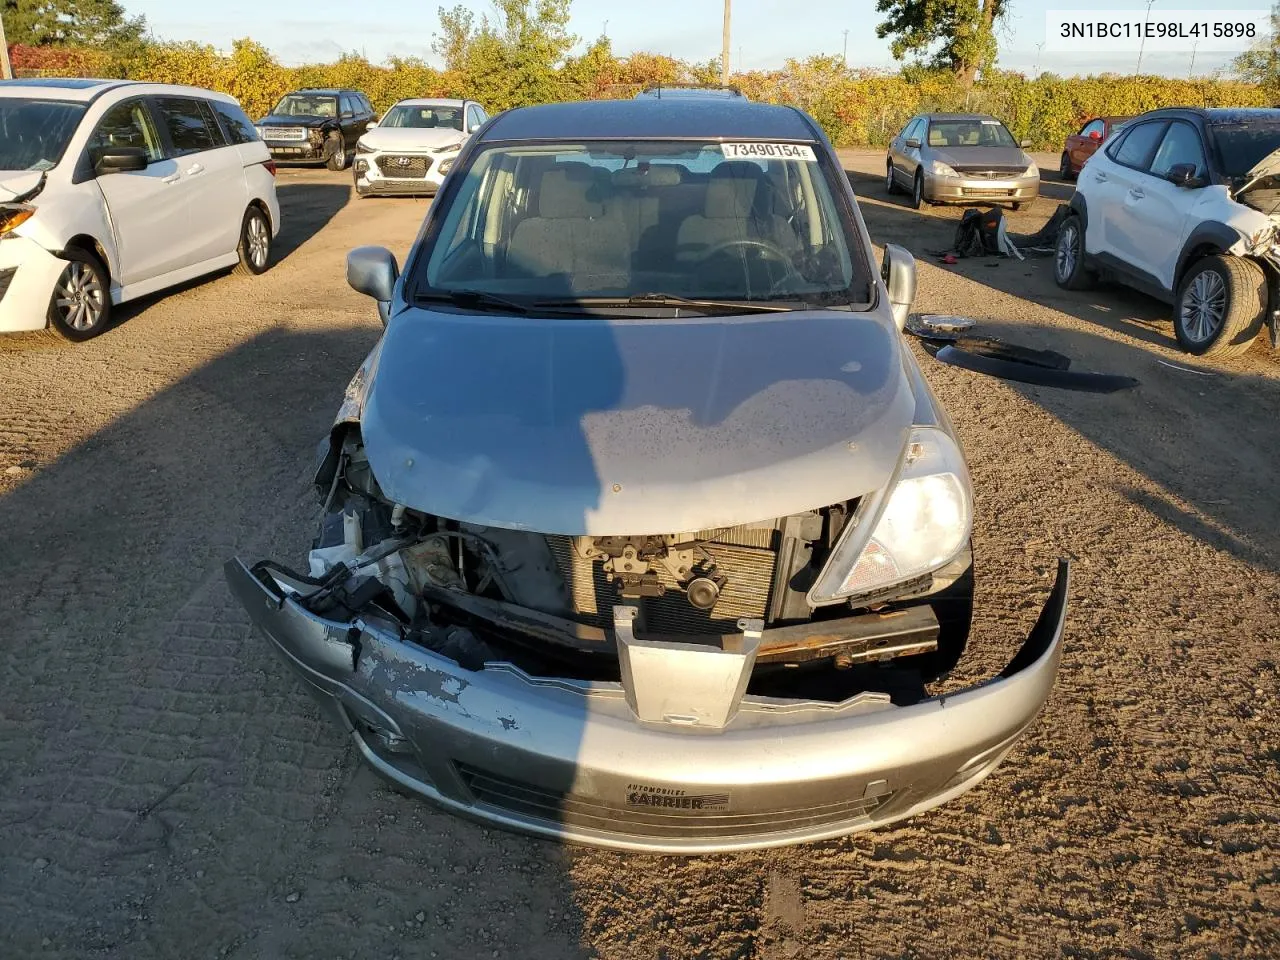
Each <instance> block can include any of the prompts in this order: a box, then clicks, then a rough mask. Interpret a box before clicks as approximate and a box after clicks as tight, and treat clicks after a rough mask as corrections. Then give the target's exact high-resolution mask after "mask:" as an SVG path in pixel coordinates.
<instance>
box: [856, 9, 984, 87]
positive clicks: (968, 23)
mask: <svg viewBox="0 0 1280 960" xmlns="http://www.w3.org/2000/svg"><path fill="white" fill-rule="evenodd" d="M1007 6H1008V3H1007V2H1006V0H876V10H877V11H878V12H880V13H883V14H885V19H884V21H883V22H881V23H880V24H879V25H878V26H877V27H876V36H877V37H880V38H882V39H883V38H884V37H890V36H891V37H893V44H892V47H891V49H892V50H893V55H894V57H895V58H896V59H898V60H902V59H903V58H904V57H906V56H907V55H908V54H914V55H915V56H916V57H917V58H918V59H920V60H924V61H926V62H928V63H929V64H931V65H933V66H939V67H945V68H947V69H949V70H951V71H952V72H953V73H954V74H955V75H956V78H957V79H959V80H960V81H961V82H962V83H964V84H965V85H966V86H968V85H971V84H972V83H973V81H974V78H975V77H977V75H978V71H979V70H981V69H983V68H985V67H989V66H991V65H992V64H993V63H995V59H996V35H995V24H996V21H997V20H999V19H1000V18H1001V17H1002V16H1004V14H1005V11H1006V8H1007Z"/></svg>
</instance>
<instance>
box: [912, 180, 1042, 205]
mask: <svg viewBox="0 0 1280 960" xmlns="http://www.w3.org/2000/svg"><path fill="white" fill-rule="evenodd" d="M924 196H925V199H927V200H932V201H933V202H935V203H1026V202H1029V201H1031V200H1035V199H1036V198H1037V197H1038V196H1040V178H1039V177H1038V176H1037V177H1010V178H1009V179H1007V180H989V179H986V178H979V177H966V176H965V175H964V174H961V175H960V176H959V177H939V176H935V175H933V174H930V173H927V174H925V178H924Z"/></svg>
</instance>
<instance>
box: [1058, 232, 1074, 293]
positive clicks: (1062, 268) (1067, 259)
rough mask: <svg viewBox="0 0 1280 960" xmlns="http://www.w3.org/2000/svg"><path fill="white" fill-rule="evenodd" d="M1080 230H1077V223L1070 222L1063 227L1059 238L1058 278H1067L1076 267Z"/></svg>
mask: <svg viewBox="0 0 1280 960" xmlns="http://www.w3.org/2000/svg"><path fill="white" fill-rule="evenodd" d="M1078 236H1079V231H1077V230H1076V228H1075V224H1068V225H1067V226H1065V227H1063V228H1062V235H1061V236H1060V237H1059V238H1058V255H1057V259H1056V266H1057V268H1058V279H1059V280H1067V279H1069V278H1070V276H1071V274H1072V273H1074V272H1075V269H1076V238H1077V237H1078Z"/></svg>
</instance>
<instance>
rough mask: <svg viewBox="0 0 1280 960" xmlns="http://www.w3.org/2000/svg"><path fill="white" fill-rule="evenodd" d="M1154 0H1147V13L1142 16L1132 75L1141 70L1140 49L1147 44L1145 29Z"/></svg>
mask: <svg viewBox="0 0 1280 960" xmlns="http://www.w3.org/2000/svg"><path fill="white" fill-rule="evenodd" d="M1155 2H1156V0H1147V15H1146V16H1145V17H1143V18H1142V27H1143V29H1142V40H1141V41H1140V42H1139V43H1138V65H1137V66H1136V67H1134V68H1133V75H1134V76H1135V77H1136V76H1137V75H1138V74H1139V73H1141V72H1142V51H1143V50H1144V49H1145V48H1146V46H1147V30H1146V26H1147V18H1148V17H1150V16H1151V5H1152V4H1153V3H1155Z"/></svg>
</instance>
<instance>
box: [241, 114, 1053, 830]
mask: <svg viewBox="0 0 1280 960" xmlns="http://www.w3.org/2000/svg"><path fill="white" fill-rule="evenodd" d="M914 270H915V268H914V263H913V262H912V260H911V258H910V255H909V254H907V253H906V251H905V250H902V249H901V248H897V247H894V246H892V245H890V247H889V248H888V249H887V251H886V255H885V260H884V265H883V270H882V271H878V270H877V269H876V266H875V263H874V260H873V258H872V252H871V244H870V240H869V238H868V236H867V232H866V228H865V226H864V225H863V222H862V219H861V216H860V214H859V213H858V210H857V205H856V201H855V199H854V195H853V192H852V190H851V189H850V187H849V184H848V181H847V179H846V178H845V176H844V174H843V172H842V170H841V168H840V165H839V163H838V161H837V159H836V157H835V155H834V152H833V151H832V149H831V147H830V145H829V144H828V142H827V141H826V139H825V138H824V137H823V135H822V134H821V132H820V131H819V130H818V128H817V126H816V125H815V124H814V123H813V122H812V121H811V120H810V119H809V118H808V117H807V116H805V115H804V114H802V113H800V112H798V111H795V110H791V109H787V108H781V107H772V106H765V105H760V104H753V103H749V102H745V101H744V102H742V103H732V104H730V103H722V102H705V101H696V100H689V101H687V102H682V103H673V102H667V101H656V100H654V101H647V100H637V101H626V102H613V103H578V104H563V105H555V106H547V107H536V108H529V109H524V110H516V111H511V112H509V113H506V114H503V115H501V116H500V117H498V118H496V119H494V120H492V121H490V122H489V124H488V125H487V126H486V127H485V128H484V129H483V130H482V131H480V133H478V134H477V135H476V136H475V137H474V138H473V139H472V141H471V142H470V143H469V144H468V145H467V146H466V147H465V148H464V150H463V152H462V153H461V155H460V156H459V158H458V160H457V161H456V163H455V166H454V168H453V170H452V171H451V173H450V175H449V177H448V178H447V180H446V181H445V183H444V185H443V187H442V189H441V192H440V196H439V198H438V199H437V201H436V203H435V204H434V205H433V207H432V208H431V210H430V212H429V214H428V216H427V220H426V223H425V224H424V227H423V230H422V233H421V234H420V236H419V239H418V241H417V243H416V244H415V245H414V248H413V250H412V251H411V253H410V255H409V258H408V261H407V263H406V268H405V270H404V272H403V274H400V273H399V271H398V268H397V265H396V263H395V261H394V259H393V258H392V256H391V254H390V253H388V252H387V251H385V250H381V249H377V248H362V249H360V250H356V251H353V252H352V254H351V255H350V257H349V259H348V278H349V280H350V281H351V283H352V285H353V286H354V287H355V288H356V289H358V290H360V291H361V292H364V293H367V294H369V295H371V296H372V297H373V298H374V299H375V300H376V301H377V302H378V308H379V312H380V313H381V315H382V317H383V320H384V322H385V324H386V331H385V333H384V335H383V337H382V339H381V341H380V342H379V343H378V345H377V347H376V348H375V349H374V350H373V352H372V354H371V355H370V356H369V358H368V359H367V360H366V361H365V363H364V365H363V366H362V367H361V369H360V370H359V372H358V373H357V374H356V377H355V379H354V380H353V381H352V383H351V385H350V387H349V388H348V391H347V395H346V397H345V400H344V402H343V404H342V408H341V410H340V412H339V415H338V417H337V420H336V422H335V424H334V426H333V429H332V432H331V434H330V435H329V437H328V438H326V439H325V441H324V442H323V444H322V448H321V455H320V466H319V470H318V473H317V476H316V488H317V495H318V498H319V500H320V502H321V503H322V505H323V507H322V515H321V520H320V529H319V533H318V536H317V538H316V540H315V543H314V548H313V549H312V550H311V553H310V556H309V564H308V566H309V569H307V570H306V571H305V572H295V571H293V570H290V569H288V568H286V567H285V566H282V565H280V564H277V563H275V562H272V561H261V562H258V563H255V564H253V565H247V564H245V563H243V562H241V561H239V560H232V561H230V562H229V563H228V564H227V577H228V580H229V582H230V584H231V587H232V589H233V591H234V593H235V594H236V596H237V597H238V598H239V599H240V601H241V602H243V604H244V605H245V607H246V609H247V610H248V611H249V613H250V615H251V616H252V618H253V620H254V622H255V623H256V624H257V626H258V627H259V628H260V629H261V631H262V632H263V633H264V634H265V635H266V636H267V637H268V638H269V639H270V640H271V642H272V644H273V646H274V647H275V648H276V649H277V650H278V651H279V652H280V653H281V654H282V655H283V657H284V659H285V661H286V662H287V663H288V664H290V665H291V666H292V667H293V668H294V669H295V670H296V671H297V672H298V673H299V675H300V676H301V677H302V678H303V680H304V681H305V682H306V684H307V686H308V688H309V689H310V690H311V691H312V692H313V693H314V694H315V695H316V696H317V697H318V698H319V700H320V702H321V703H323V704H324V705H325V706H326V707H327V708H328V709H329V710H330V711H331V712H332V713H333V715H334V716H335V718H336V719H337V720H338V721H339V722H340V723H341V724H342V726H343V728H344V729H345V730H347V731H348V732H349V734H350V736H351V737H352V740H353V742H354V744H355V745H356V747H357V748H358V750H359V751H360V753H361V755H362V756H363V757H364V758H365V760H366V761H367V762H368V763H369V764H370V765H371V766H372V767H373V768H374V769H375V770H377V771H378V772H379V773H381V774H382V775H384V776H385V777H387V778H389V779H390V780H392V781H394V782H396V783H398V784H399V785H401V786H402V787H404V788H407V789H408V790H410V791H414V792H416V793H419V794H421V795H423V796H426V797H428V798H430V799H431V800H433V801H435V802H436V803H438V804H440V805H442V806H443V807H445V808H446V809H449V810H452V811H455V812H457V813H460V814H465V815H468V816H471V817H474V818H477V819H480V820H482V821H485V822H487V823H490V824H496V825H500V826H506V827H511V828H515V829H519V830H523V831H527V832H530V833H534V834H539V835H543V836H548V837H554V838H558V839H561V840H567V841H574V842H581V843H592V844H600V845H604V846H611V847H617V848H624V849H633V850H647V851H666V852H687V853H692V852H705V851H717V850H732V849H742V848H748V847H761V846H771V845H779V844H787V843H793V842H797V841H803V840H812V839H817V838H822V837H832V836H838V835H841V834H845V833H849V832H852V831H856V830H863V829H867V828H871V827H875V826H878V825H881V824H885V823H889V822H891V821H894V820H899V819H901V818H903V817H907V816H911V815H913V814H916V813H919V812H921V811H923V810H927V809H929V808H931V807H934V806H937V805H938V804H940V803H944V802H946V801H947V800H949V799H950V798H952V797H955V796H957V795H959V794H961V793H963V792H964V791H966V790H968V789H970V788H972V787H973V786H974V785H975V784H976V783H978V782H979V781H980V780H982V779H983V778H984V777H985V776H987V774H989V773H990V772H991V771H992V770H993V769H994V768H995V767H996V765H997V764H999V763H1000V761H1001V760H1002V759H1003V758H1004V756H1005V755H1006V754H1007V753H1008V751H1009V750H1010V748H1011V747H1012V745H1013V744H1014V742H1015V741H1016V740H1017V739H1018V737H1019V735H1020V734H1021V733H1022V732H1023V731H1024V730H1025V729H1026V728H1027V726H1028V725H1029V724H1030V723H1031V722H1032V721H1033V720H1034V718H1035V717H1036V715H1037V713H1038V712H1039V710H1040V708H1041V707H1042V706H1043V704H1044V702H1045V700H1046V699H1047V697H1048V696H1049V693H1050V690H1051V688H1052V685H1053V681H1054V676H1055V674H1056V671H1057V667H1058V662H1059V658H1060V656H1061V649H1062V631H1063V621H1064V617H1065V608H1066V594H1067V570H1066V566H1065V564H1061V565H1060V566H1059V570H1058V576H1057V582H1056V584H1055V585H1054V586H1053V588H1052V590H1051V592H1050V594H1049V597H1048V601H1047V604H1046V606H1045V608H1044V610H1043V612H1042V613H1041V615H1040V618H1039V621H1038V623H1037V624H1036V625H1035V627H1034V629H1033V631H1032V633H1031V635H1030V637H1029V638H1028V639H1027V641H1026V642H1025V644H1024V645H1023V647H1022V648H1021V650H1019V651H1018V653H1017V654H1016V655H1015V656H1014V658H1013V660H1012V661H1011V662H1010V663H1009V665H1008V667H1007V668H1006V669H1005V670H1004V671H1003V672H1002V673H1001V674H1000V675H999V676H997V677H994V678H992V679H990V680H988V681H986V682H984V683H981V684H979V685H977V686H975V687H972V688H970V689H967V690H963V691H960V692H958V693H954V694H948V695H946V696H934V695H931V693H930V684H932V683H934V682H935V681H937V680H938V679H939V678H940V677H941V676H943V675H944V674H945V673H946V672H947V671H949V670H950V669H951V668H952V667H954V666H955V664H956V663H957V662H958V660H959V658H960V657H961V655H962V653H963V651H964V649H965V646H966V644H967V642H968V635H969V626H970V620H971V613H972V603H973V567H972V555H971V549H970V534H971V528H972V512H973V497H972V491H971V489H970V483H969V476H968V471H967V469H966V466H965V462H964V458H963V455H962V453H961V450H960V447H959V445H958V443H957V441H956V439H955V435H954V432H953V430H952V427H951V424H950V422H949V421H948V419H947V417H946V415H945V414H944V412H943V411H942V410H941V409H940V407H939V405H938V404H937V401H936V400H935V399H934V397H933V396H932V394H931V393H930V391H929V388H928V387H927V385H926V384H925V381H924V379H923V377H922V376H921V374H920V371H919V369H918V368H917V366H916V363H915V361H914V359H913V357H912V354H911V352H910V351H909V350H908V349H907V348H906V347H905V345H904V343H903V340H902V337H901V334H900V329H901V324H902V322H903V320H904V319H905V316H906V311H907V309H908V307H909V304H910V301H911V298H912V295H913V293H914V288H915V273H914Z"/></svg>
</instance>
